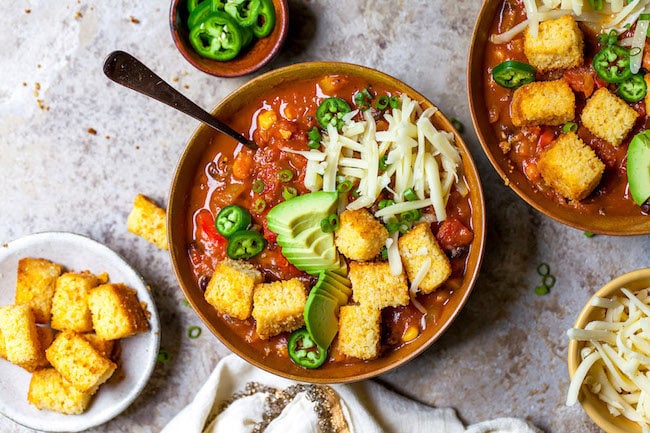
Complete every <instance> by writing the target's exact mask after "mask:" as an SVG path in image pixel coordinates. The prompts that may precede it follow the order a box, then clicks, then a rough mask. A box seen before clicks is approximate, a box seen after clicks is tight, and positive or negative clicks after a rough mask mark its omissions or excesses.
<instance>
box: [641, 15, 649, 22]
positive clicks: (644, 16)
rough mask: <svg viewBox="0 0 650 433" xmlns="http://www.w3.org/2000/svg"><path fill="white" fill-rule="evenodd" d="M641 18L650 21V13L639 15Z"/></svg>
mask: <svg viewBox="0 0 650 433" xmlns="http://www.w3.org/2000/svg"><path fill="white" fill-rule="evenodd" d="M639 19H640V20H644V21H650V14H641V15H639Z"/></svg>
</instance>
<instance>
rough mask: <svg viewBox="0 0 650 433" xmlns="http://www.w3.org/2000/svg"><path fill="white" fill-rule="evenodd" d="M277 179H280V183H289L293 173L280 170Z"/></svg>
mask: <svg viewBox="0 0 650 433" xmlns="http://www.w3.org/2000/svg"><path fill="white" fill-rule="evenodd" d="M278 179H280V182H285V183H286V182H289V181H290V180H291V179H293V172H292V171H291V170H289V169H288V168H287V169H284V170H281V171H280V172H279V173H278Z"/></svg>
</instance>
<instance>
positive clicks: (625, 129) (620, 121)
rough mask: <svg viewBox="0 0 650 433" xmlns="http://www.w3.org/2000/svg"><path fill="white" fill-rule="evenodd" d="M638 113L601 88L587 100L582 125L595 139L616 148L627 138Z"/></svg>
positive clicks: (604, 88)
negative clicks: (600, 139)
mask: <svg viewBox="0 0 650 433" xmlns="http://www.w3.org/2000/svg"><path fill="white" fill-rule="evenodd" d="M638 117H639V113H637V112H636V110H634V109H633V108H632V107H630V106H629V105H627V103H626V102H625V101H623V100H622V99H621V98H619V97H618V96H616V95H614V94H613V93H612V92H610V91H609V90H608V89H607V88H606V87H602V88H600V89H598V90H596V91H595V92H594V94H593V95H592V96H591V98H589V99H588V100H587V104H586V105H585V108H584V110H582V115H581V119H582V124H583V125H584V126H585V127H586V128H587V129H589V131H590V132H591V133H592V134H594V135H595V136H596V137H600V138H602V139H603V140H607V141H608V142H610V143H612V144H613V145H614V146H618V145H620V144H621V142H622V141H623V140H624V139H625V137H627V134H628V133H629V132H630V130H631V129H632V127H633V126H634V123H635V122H636V119H637V118H638Z"/></svg>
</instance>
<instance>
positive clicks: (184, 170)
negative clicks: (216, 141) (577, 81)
mask: <svg viewBox="0 0 650 433" xmlns="http://www.w3.org/2000/svg"><path fill="white" fill-rule="evenodd" d="M334 74H339V75H346V76H361V77H364V78H367V79H368V81H369V82H371V83H378V84H382V83H383V84H385V85H388V86H390V87H394V88H397V89H399V90H400V91H402V92H405V93H407V94H408V95H410V96H411V97H412V98H413V99H415V100H417V101H420V103H421V104H422V105H423V107H425V108H426V107H428V106H431V105H432V104H431V103H430V102H429V101H427V100H426V98H425V97H424V96H422V95H421V94H419V93H418V92H417V91H415V90H414V89H412V88H410V87H408V86H407V85H406V84H404V83H402V82H400V81H398V80H397V79H395V78H393V77H390V76H388V75H386V74H384V73H382V72H378V71H376V70H373V69H369V68H365V67H362V66H357V65H352V64H345V63H334V62H313V63H301V64H295V65H291V66H288V67H285V68H281V69H277V70H274V71H271V72H268V73H266V74H263V75H261V76H259V77H257V78H255V79H253V80H251V81H249V82H248V83H246V84H245V85H243V86H242V87H240V88H239V89H238V90H236V91H235V92H233V93H232V94H230V95H229V96H228V97H226V98H225V99H224V100H223V101H222V102H221V103H220V104H219V105H217V107H216V108H215V109H214V110H213V111H212V113H213V115H215V116H216V117H219V118H220V119H221V120H222V121H225V122H226V123H229V122H231V119H233V118H234V117H235V116H237V113H238V112H240V111H241V110H242V109H243V107H245V106H246V105H247V104H248V103H249V101H252V100H255V99H256V98H259V95H260V94H265V93H266V92H270V91H272V89H273V88H274V87H275V86H278V85H280V84H285V83H291V82H292V81H297V80H300V79H309V78H315V77H319V76H322V75H334ZM432 122H433V124H434V125H435V126H436V127H437V128H439V129H443V130H446V131H451V132H453V134H454V135H455V138H456V143H457V144H458V146H459V148H460V150H461V154H462V161H463V168H464V171H465V176H466V178H467V181H468V185H469V190H470V200H471V206H472V210H473V213H472V221H471V224H472V227H473V230H474V241H473V242H472V245H471V247H470V252H469V256H468V258H467V268H466V269H467V271H466V274H465V277H464V279H463V281H462V284H461V286H460V287H459V288H458V289H457V290H456V291H455V293H454V294H453V296H452V297H451V298H450V300H449V302H448V304H447V305H446V306H445V308H444V309H443V310H442V312H441V315H440V317H439V320H438V323H437V324H436V326H428V327H427V329H426V330H425V331H424V332H423V334H422V335H420V337H418V338H417V339H416V340H414V341H413V342H412V343H409V344H407V345H406V346H404V347H403V348H401V349H400V350H398V351H391V352H390V353H389V354H388V355H386V356H383V357H380V358H378V359H376V360H373V361H368V362H356V363H351V364H343V363H326V364H324V365H323V366H322V367H320V368H318V369H315V370H306V369H303V368H301V367H298V366H296V365H295V364H293V363H292V362H291V361H289V360H288V359H282V360H281V361H282V362H280V361H279V360H274V359H272V358H270V357H269V358H262V357H260V355H259V352H256V351H255V350H254V348H252V347H251V345H250V344H248V343H246V342H245V341H243V340H242V338H241V337H239V336H238V335H237V334H236V333H234V332H233V331H232V330H231V329H230V328H229V327H228V326H226V325H225V324H224V322H223V320H222V319H221V318H220V317H219V316H218V314H217V312H216V310H215V309H214V308H213V307H212V306H211V305H210V304H208V303H207V302H206V301H205V299H204V297H203V291H202V290H201V288H200V287H199V286H198V284H197V282H196V280H195V278H194V275H193V272H192V268H191V264H190V261H189V258H188V254H187V242H188V238H187V224H188V223H187V218H186V212H187V208H188V196H189V191H190V189H191V188H192V187H193V180H194V178H195V173H196V171H197V170H199V168H198V164H199V162H200V160H201V157H202V155H203V153H204V151H205V149H206V147H207V146H208V144H209V142H210V139H211V137H213V136H214V134H215V133H214V132H213V131H212V130H211V129H210V128H208V127H207V126H204V125H201V126H200V127H199V128H198V129H197V130H196V132H195V133H194V135H193V136H192V137H191V138H190V140H189V142H188V143H187V146H186V148H185V151H184V153H183V155H182V157H181V159H180V162H179V163H178V166H177V168H176V173H175V175H174V179H173V182H172V186H171V192H170V198H169V205H168V206H169V207H168V220H167V223H168V235H169V242H170V254H171V259H172V263H173V267H174V271H175V273H176V277H177V278H178V281H179V283H180V285H181V288H182V289H183V291H184V293H185V296H186V297H187V299H188V300H189V302H190V304H191V305H192V307H193V308H194V310H195V311H196V312H197V314H198V315H199V316H200V317H201V319H202V320H203V321H204V322H205V324H206V325H207V326H208V327H209V328H210V330H211V331H212V332H213V333H214V334H215V335H216V336H217V337H218V338H219V339H220V340H221V341H222V342H223V343H224V344H225V345H226V346H227V347H228V348H229V349H230V350H232V351H233V352H235V353H236V354H238V355H239V356H240V357H242V358H244V359H245V360H247V361H248V362H250V363H252V364H254V365H256V366H258V367H260V368H262V369H264V370H267V371H269V372H271V373H274V374H277V375H280V376H284V377H287V378H290V379H294V380H299V381H305V382H312V383H338V382H351V381H357V380H361V379H366V378H369V377H372V376H376V375H378V374H381V373H384V372H386V371H388V370H390V369H392V368H395V367H397V366H399V365H402V364H404V363H405V362H407V361H409V360H411V359H413V358H414V357H416V356H417V355H418V354H420V353H422V352H423V351H424V350H425V349H426V348H427V347H429V346H430V345H431V344H432V343H433V342H434V341H435V340H436V339H438V338H439V337H440V336H441V335H442V333H443V332H444V331H445V330H446V329H447V328H448V327H449V325H450V324H451V323H452V321H453V320H454V319H455V317H456V316H457V315H458V313H459V311H460V310H461V308H462V307H463V305H464V304H465V302H466V301H467V299H468V297H469V295H470V292H471V290H472V287H473V285H474V282H475V281H476V278H477V276H478V273H479V268H480V264H481V260H482V255H483V250H484V242H485V213H484V203H483V193H482V189H481V184H480V181H479V177H478V172H477V170H476V167H475V165H474V162H473V160H472V157H471V155H470V152H469V150H468V149H467V146H466V145H465V143H464V142H463V139H462V138H461V137H460V135H459V134H458V133H457V132H456V131H455V130H454V128H453V127H452V126H451V124H450V122H449V120H448V119H447V118H446V117H445V116H444V115H443V114H442V113H441V112H440V111H438V112H436V114H435V115H434V116H433V117H432Z"/></svg>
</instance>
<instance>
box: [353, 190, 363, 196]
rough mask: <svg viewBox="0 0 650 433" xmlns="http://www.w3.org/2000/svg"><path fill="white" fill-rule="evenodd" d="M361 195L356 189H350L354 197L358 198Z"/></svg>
mask: <svg viewBox="0 0 650 433" xmlns="http://www.w3.org/2000/svg"><path fill="white" fill-rule="evenodd" d="M360 196H361V193H360V192H359V191H358V190H356V189H355V190H354V191H352V197H354V198H359V197H360Z"/></svg>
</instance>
